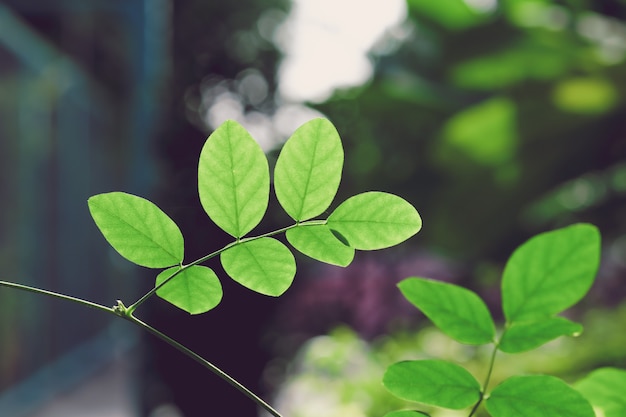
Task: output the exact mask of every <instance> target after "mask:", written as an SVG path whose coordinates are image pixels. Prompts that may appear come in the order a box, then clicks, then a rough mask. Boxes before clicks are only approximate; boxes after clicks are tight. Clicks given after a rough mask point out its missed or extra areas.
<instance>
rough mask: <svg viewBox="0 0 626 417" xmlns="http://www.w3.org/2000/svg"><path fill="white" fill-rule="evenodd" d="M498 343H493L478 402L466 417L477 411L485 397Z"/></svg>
mask: <svg viewBox="0 0 626 417" xmlns="http://www.w3.org/2000/svg"><path fill="white" fill-rule="evenodd" d="M498 343H499V342H496V343H494V346H493V352H491V359H490V360H489V370H488V371H487V376H486V377H485V382H484V383H483V386H482V388H481V390H480V398H479V399H478V402H477V403H476V404H475V405H474V407H473V408H472V411H470V413H469V415H468V417H472V416H473V415H474V413H476V411H477V410H478V407H479V406H480V404H481V403H482V402H483V400H484V399H485V395H486V394H487V388H488V387H489V381H491V374H492V373H493V365H494V363H495V362H496V354H497V353H498Z"/></svg>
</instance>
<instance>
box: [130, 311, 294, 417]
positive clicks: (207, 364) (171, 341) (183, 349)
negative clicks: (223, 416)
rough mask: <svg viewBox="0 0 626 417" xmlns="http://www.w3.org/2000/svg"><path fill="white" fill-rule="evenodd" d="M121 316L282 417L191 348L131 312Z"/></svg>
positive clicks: (278, 416) (280, 416)
mask: <svg viewBox="0 0 626 417" xmlns="http://www.w3.org/2000/svg"><path fill="white" fill-rule="evenodd" d="M122 317H123V318H125V319H127V320H128V321H130V322H132V323H134V324H136V325H138V326H139V327H142V328H144V329H145V330H147V331H148V332H150V333H152V334H153V335H154V336H156V337H158V338H159V339H161V340H163V341H164V342H166V343H167V344H169V345H170V346H172V347H174V348H176V349H177V350H179V351H180V352H182V353H184V354H185V355H187V356H188V357H190V358H191V359H193V360H194V361H196V362H198V363H199V364H201V365H202V366H204V367H205V368H207V369H209V370H210V371H211V372H213V373H214V374H216V375H217V376H219V377H220V378H222V379H223V380H224V381H226V382H228V383H229V384H230V385H231V386H232V387H234V388H236V389H237V390H239V391H240V392H241V393H242V394H244V395H245V396H246V397H248V398H250V399H251V400H252V401H254V402H255V403H257V405H259V406H260V407H262V408H264V409H265V410H266V411H267V412H268V413H270V414H271V415H273V416H274V417H282V415H281V414H280V413H279V412H278V411H276V410H275V409H274V408H272V406H270V405H269V404H268V403H266V402H265V401H263V400H262V399H261V398H260V397H259V396H257V395H256V394H255V393H253V392H252V391H250V390H249V389H248V388H246V387H245V386H244V385H242V384H241V383H240V382H238V381H237V380H235V379H234V378H233V377H231V376H230V375H228V374H227V373H226V372H224V371H222V370H221V369H220V368H218V367H217V366H215V365H213V364H212V363H211V362H209V361H207V360H206V359H204V358H203V357H202V356H200V355H198V354H197V353H195V352H194V351H192V350H191V349H189V348H187V347H186V346H184V345H182V344H180V343H178V342H177V341H176V340H174V339H172V338H171V337H169V336H167V335H165V334H163V333H161V332H160V331H158V330H157V329H155V328H154V327H152V326H150V325H148V324H146V323H144V322H143V321H141V320H139V319H138V318H136V317H135V316H133V315H132V314H126V315H123V316H122Z"/></svg>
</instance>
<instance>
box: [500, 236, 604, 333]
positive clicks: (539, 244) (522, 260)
mask: <svg viewBox="0 0 626 417" xmlns="http://www.w3.org/2000/svg"><path fill="white" fill-rule="evenodd" d="M599 248H600V234H599V232H598V230H597V229H596V228H595V227H594V226H591V225H588V224H576V225H573V226H570V227H567V228H564V229H561V230H557V231H554V232H549V233H543V234H541V235H539V236H535V237H534V238H532V239H530V240H529V241H528V242H526V243H525V244H523V245H522V246H520V247H519V248H518V249H517V250H516V251H515V252H514V253H513V255H512V256H511V258H510V259H509V261H508V262H507V264H506V268H505V269H504V274H503V276H502V307H503V309H504V316H505V317H506V319H507V322H508V323H509V324H512V323H515V322H519V321H525V320H543V319H546V318H548V317H550V316H553V315H554V314H558V313H560V312H561V311H563V310H565V309H566V308H568V307H571V306H572V305H574V304H575V303H577V302H578V301H579V300H580V299H581V298H582V297H583V296H584V295H585V294H586V293H587V291H589V288H590V287H591V284H592V283H593V280H594V279H595V274H596V271H597V270H598V264H599V262H600V257H599Z"/></svg>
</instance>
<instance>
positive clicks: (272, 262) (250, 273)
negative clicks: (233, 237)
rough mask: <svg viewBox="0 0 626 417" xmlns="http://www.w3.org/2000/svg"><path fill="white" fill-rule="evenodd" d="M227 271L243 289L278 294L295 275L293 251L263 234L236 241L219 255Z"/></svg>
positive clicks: (289, 283) (284, 289) (282, 291)
mask: <svg viewBox="0 0 626 417" xmlns="http://www.w3.org/2000/svg"><path fill="white" fill-rule="evenodd" d="M220 259H221V262H222V266H223V267H224V270H225V271H226V273H227V274H228V275H229V276H230V277H231V278H232V279H234V280H235V281H237V282H238V283H240V284H241V285H243V286H244V287H246V288H249V289H251V290H252V291H255V292H258V293H260V294H265V295H270V296H273V297H278V296H279V295H281V294H282V293H284V292H285V291H287V288H289V287H290V286H291V283H292V282H293V278H294V276H295V274H296V260H295V259H294V257H293V254H292V253H291V251H290V250H289V248H287V246H285V245H283V244H282V243H280V242H279V241H278V240H276V239H272V238H269V237H264V238H260V239H255V240H250V241H247V242H243V243H239V244H237V245H235V246H233V247H231V248H229V249H227V250H225V251H224V252H222V254H221V255H220Z"/></svg>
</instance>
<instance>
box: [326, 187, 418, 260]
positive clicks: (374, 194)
mask: <svg viewBox="0 0 626 417" xmlns="http://www.w3.org/2000/svg"><path fill="white" fill-rule="evenodd" d="M327 224H328V227H329V228H330V229H331V230H334V231H336V232H338V233H339V234H340V235H341V236H342V237H343V238H345V239H346V242H347V243H348V244H349V245H350V246H351V247H353V248H354V249H361V250H376V249H383V248H387V247H390V246H394V245H397V244H399V243H401V242H404V241H405V240H407V239H408V238H410V237H411V236H413V235H414V234H416V233H417V232H419V230H420V229H421V228H422V219H421V218H420V216H419V214H418V213H417V210H415V207H413V206H412V205H411V204H409V203H408V202H407V201H406V200H404V199H402V198H400V197H398V196H396V195H393V194H388V193H383V192H379V191H370V192H366V193H362V194H357V195H355V196H353V197H350V198H348V199H347V200H346V201H344V202H343V203H341V204H340V205H339V207H337V208H336V209H335V210H334V211H333V212H332V213H331V215H330V216H328V221H327Z"/></svg>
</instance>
